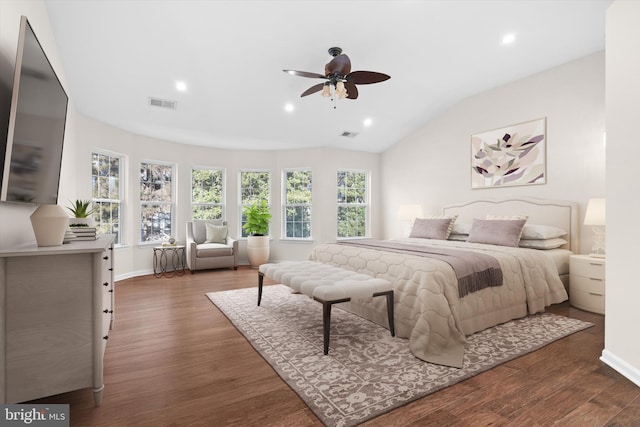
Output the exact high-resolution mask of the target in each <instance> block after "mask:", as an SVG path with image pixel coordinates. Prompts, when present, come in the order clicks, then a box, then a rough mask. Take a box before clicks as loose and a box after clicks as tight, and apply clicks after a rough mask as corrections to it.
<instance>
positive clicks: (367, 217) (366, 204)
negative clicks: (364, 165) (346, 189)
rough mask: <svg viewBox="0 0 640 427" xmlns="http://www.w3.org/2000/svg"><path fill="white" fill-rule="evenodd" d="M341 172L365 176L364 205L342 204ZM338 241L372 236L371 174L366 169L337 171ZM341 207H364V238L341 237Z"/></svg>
mask: <svg viewBox="0 0 640 427" xmlns="http://www.w3.org/2000/svg"><path fill="white" fill-rule="evenodd" d="M341 172H346V173H358V174H361V173H363V174H365V179H364V184H365V201H364V202H363V203H346V202H344V203H341V202H339V201H338V194H339V193H338V189H339V187H338V174H339V173H341ZM335 177H336V181H335V183H336V186H335V189H336V240H347V239H348V240H352V239H368V238H369V237H370V235H371V223H370V218H371V172H370V171H368V170H364V169H349V168H342V169H338V170H337V171H336V175H335ZM341 207H364V212H365V219H364V228H365V233H364V236H339V230H340V226H339V221H340V219H339V212H340V208H341Z"/></svg>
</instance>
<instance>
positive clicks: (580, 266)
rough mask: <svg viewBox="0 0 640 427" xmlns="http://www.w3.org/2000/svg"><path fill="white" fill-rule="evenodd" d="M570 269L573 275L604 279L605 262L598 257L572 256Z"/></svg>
mask: <svg viewBox="0 0 640 427" xmlns="http://www.w3.org/2000/svg"><path fill="white" fill-rule="evenodd" d="M569 269H570V271H571V275H574V274H575V275H578V276H583V277H593V278H596V279H604V262H603V261H601V260H598V259H594V260H589V259H576V258H571V261H570V266H569Z"/></svg>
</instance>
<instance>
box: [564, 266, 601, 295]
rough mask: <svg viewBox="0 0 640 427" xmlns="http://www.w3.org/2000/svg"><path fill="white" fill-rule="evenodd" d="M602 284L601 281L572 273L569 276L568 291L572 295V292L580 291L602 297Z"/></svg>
mask: <svg viewBox="0 0 640 427" xmlns="http://www.w3.org/2000/svg"><path fill="white" fill-rule="evenodd" d="M604 283H605V282H604V280H602V279H594V278H592V277H583V276H576V275H575V274H573V272H572V273H571V274H570V275H569V290H570V293H571V294H572V295H573V291H582V292H586V293H593V294H597V295H603V296H604V293H605V292H604V291H605V286H604Z"/></svg>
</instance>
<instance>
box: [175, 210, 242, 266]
mask: <svg viewBox="0 0 640 427" xmlns="http://www.w3.org/2000/svg"><path fill="white" fill-rule="evenodd" d="M226 226H227V223H226V221H222V220H219V219H218V220H194V221H189V222H187V242H186V249H187V267H188V268H189V270H191V273H192V274H193V272H194V271H195V270H206V269H210V268H223V267H233V269H234V270H237V269H238V241H237V240H235V239H233V238H231V237H229V236H228V230H227V228H226Z"/></svg>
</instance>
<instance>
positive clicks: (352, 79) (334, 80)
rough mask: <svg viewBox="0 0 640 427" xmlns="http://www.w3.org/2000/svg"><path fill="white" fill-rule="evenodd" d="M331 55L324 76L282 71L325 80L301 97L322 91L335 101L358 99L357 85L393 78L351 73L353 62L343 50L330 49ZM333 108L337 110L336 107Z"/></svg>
mask: <svg viewBox="0 0 640 427" xmlns="http://www.w3.org/2000/svg"><path fill="white" fill-rule="evenodd" d="M329 54H330V55H331V56H333V59H332V60H331V61H330V62H329V63H328V64H327V65H325V66H324V74H317V73H310V72H308V71H296V70H282V71H284V72H285V73H288V74H291V75H293V76H300V77H309V78H312V79H323V80H325V82H324V83H318V84H317V85H314V86H311V87H310V88H309V89H307V90H305V91H304V92H302V95H300V97H303V96H307V95H311V94H312V93H316V92H320V91H322V96H325V97H332V99H334V100H335V98H338V99H343V98H347V99H357V98H358V88H357V87H356V85H368V84H372V83H380V82H383V81H385V80H388V79H390V78H391V76H388V75H386V74H383V73H377V72H375V71H354V72H351V60H350V59H349V57H348V56H347V55H345V54H344V53H342V49H341V48H339V47H332V48H329ZM332 89H333V93H332ZM333 108H335V105H334V107H333Z"/></svg>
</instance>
